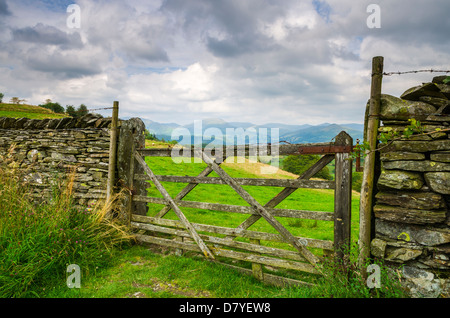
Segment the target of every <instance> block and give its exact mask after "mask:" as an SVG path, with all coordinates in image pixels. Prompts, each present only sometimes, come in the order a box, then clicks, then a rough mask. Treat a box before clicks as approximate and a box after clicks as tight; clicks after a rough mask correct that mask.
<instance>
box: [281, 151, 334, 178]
mask: <svg viewBox="0 0 450 318" xmlns="http://www.w3.org/2000/svg"><path fill="white" fill-rule="evenodd" d="M319 159H320V156H317V155H301V156H294V155H291V156H287V158H286V159H284V160H283V163H282V167H283V170H286V171H288V172H291V173H295V174H297V175H301V174H302V173H303V172H305V171H306V170H308V168H310V167H311V166H312V165H313V164H314V163H316V162H317V160H319ZM314 177H316V178H321V179H325V180H333V176H332V175H331V173H330V170H329V169H328V167H325V168H323V169H322V170H320V171H319V172H318V173H316V174H315V176H314Z"/></svg>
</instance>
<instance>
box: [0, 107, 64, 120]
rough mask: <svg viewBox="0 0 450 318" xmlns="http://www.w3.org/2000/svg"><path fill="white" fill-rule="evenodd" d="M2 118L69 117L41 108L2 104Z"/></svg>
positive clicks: (0, 108) (0, 110)
mask: <svg viewBox="0 0 450 318" xmlns="http://www.w3.org/2000/svg"><path fill="white" fill-rule="evenodd" d="M0 117H12V118H22V117H26V118H29V119H44V118H63V117H67V115H65V114H56V113H54V112H52V111H51V110H50V109H47V108H44V107H40V106H34V105H23V104H19V105H17V104H7V103H0Z"/></svg>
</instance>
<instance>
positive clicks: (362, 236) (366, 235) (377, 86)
mask: <svg viewBox="0 0 450 318" xmlns="http://www.w3.org/2000/svg"><path fill="white" fill-rule="evenodd" d="M382 79H383V57H382V56H376V57H374V58H373V60H372V85H371V90H370V102H369V110H368V114H367V117H368V118H367V129H366V134H365V136H366V138H367V139H366V141H367V142H368V143H369V146H370V150H375V149H376V148H377V136H378V128H379V126H380V108H381V84H382ZM375 158H376V152H375V151H366V158H365V160H364V173H363V180H362V185H361V199H360V207H359V224H360V225H359V250H360V251H359V259H358V264H359V267H360V270H361V271H362V273H363V275H364V276H365V268H364V264H365V261H366V259H367V258H368V257H369V256H370V241H371V236H372V233H371V227H372V210H373V196H374V191H373V190H374V186H375V184H374V180H375Z"/></svg>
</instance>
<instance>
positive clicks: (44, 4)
mask: <svg viewBox="0 0 450 318" xmlns="http://www.w3.org/2000/svg"><path fill="white" fill-rule="evenodd" d="M18 2H21V3H24V4H28V5H30V6H31V7H41V8H46V9H47V10H50V11H54V12H61V11H66V10H67V7H68V6H69V5H71V4H77V0H19V1H18Z"/></svg>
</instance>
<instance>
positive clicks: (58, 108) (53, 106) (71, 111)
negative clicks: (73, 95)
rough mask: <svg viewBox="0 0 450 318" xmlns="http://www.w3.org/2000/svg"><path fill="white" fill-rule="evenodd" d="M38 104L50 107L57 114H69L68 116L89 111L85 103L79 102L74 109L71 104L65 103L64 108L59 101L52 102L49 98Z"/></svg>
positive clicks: (82, 114) (79, 115)
mask: <svg viewBox="0 0 450 318" xmlns="http://www.w3.org/2000/svg"><path fill="white" fill-rule="evenodd" d="M39 106H41V107H44V108H47V109H50V110H51V111H53V112H54V113H58V114H64V113H65V114H67V115H69V116H70V117H82V116H84V115H86V114H87V113H89V111H88V109H87V107H86V105H84V104H81V105H80V106H78V108H76V109H75V107H74V106H73V105H66V108H65V109H64V107H62V106H61V105H60V104H59V103H55V102H52V100H51V99H47V100H46V101H45V104H41V105H39Z"/></svg>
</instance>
